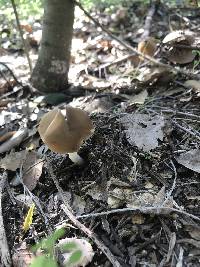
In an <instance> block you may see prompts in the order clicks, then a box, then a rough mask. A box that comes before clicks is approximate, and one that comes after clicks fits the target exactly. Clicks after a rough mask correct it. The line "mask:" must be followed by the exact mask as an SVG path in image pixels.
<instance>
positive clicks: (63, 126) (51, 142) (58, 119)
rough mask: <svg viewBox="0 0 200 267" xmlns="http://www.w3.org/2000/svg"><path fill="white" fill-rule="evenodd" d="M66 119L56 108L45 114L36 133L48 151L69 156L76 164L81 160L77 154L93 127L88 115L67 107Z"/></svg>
mask: <svg viewBox="0 0 200 267" xmlns="http://www.w3.org/2000/svg"><path fill="white" fill-rule="evenodd" d="M66 118H67V120H65V117H64V115H63V114H62V113H61V111H60V110H59V109H58V108H55V109H53V110H51V111H49V112H48V113H46V114H45V115H44V116H43V117H42V119H41V121H40V124H39V128H38V132H39V134H40V137H41V139H42V141H43V142H44V143H45V144H46V145H47V146H48V147H49V149H50V150H52V151H54V152H57V153H61V154H65V153H68V154H69V158H70V159H71V160H72V161H73V162H74V163H76V164H82V163H83V159H82V158H81V157H80V156H79V155H78V154H77V151H78V150H79V148H80V146H81V145H82V143H83V141H84V140H86V139H87V138H88V137H90V136H91V135H92V133H93V131H94V127H93V124H92V121H91V119H90V118H89V116H88V114H87V113H86V112H85V111H83V110H81V109H79V108H73V107H70V106H67V108H66Z"/></svg>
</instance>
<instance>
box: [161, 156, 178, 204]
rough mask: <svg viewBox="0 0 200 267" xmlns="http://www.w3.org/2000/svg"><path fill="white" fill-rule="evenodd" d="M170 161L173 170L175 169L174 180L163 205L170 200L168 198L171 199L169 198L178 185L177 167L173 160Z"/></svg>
mask: <svg viewBox="0 0 200 267" xmlns="http://www.w3.org/2000/svg"><path fill="white" fill-rule="evenodd" d="M170 162H171V165H172V168H173V170H174V181H173V184H172V187H171V189H170V191H169V192H168V193H167V197H166V199H165V200H164V201H163V203H162V205H161V207H165V204H166V203H167V202H168V200H169V198H170V197H171V195H172V192H173V191H174V189H175V186H176V179H177V171H176V167H175V165H174V163H173V161H172V160H170Z"/></svg>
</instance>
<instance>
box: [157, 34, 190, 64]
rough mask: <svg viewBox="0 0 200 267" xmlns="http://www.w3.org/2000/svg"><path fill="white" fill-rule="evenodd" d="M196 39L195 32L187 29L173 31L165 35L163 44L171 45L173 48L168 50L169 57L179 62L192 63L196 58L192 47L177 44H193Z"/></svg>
mask: <svg viewBox="0 0 200 267" xmlns="http://www.w3.org/2000/svg"><path fill="white" fill-rule="evenodd" d="M194 41H195V36H194V33H193V32H191V31H189V30H186V31H173V32H171V33H169V34H167V35H166V36H165V38H164V39H163V41H162V42H163V44H166V45H168V46H171V48H170V49H169V50H168V51H167V52H166V56H167V58H168V59H169V60H170V61H171V62H173V63H178V64H186V63H190V62H192V61H193V60H194V58H195V54H194V53H192V49H187V48H184V47H183V48H182V47H176V45H186V46H191V45H192V44H193V43H194Z"/></svg>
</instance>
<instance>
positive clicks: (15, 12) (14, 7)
mask: <svg viewBox="0 0 200 267" xmlns="http://www.w3.org/2000/svg"><path fill="white" fill-rule="evenodd" d="M11 3H12V7H13V10H14V14H15V18H16V22H17V27H18V29H19V33H20V37H21V39H22V43H23V46H24V51H25V54H26V57H27V60H28V65H29V68H30V73H32V70H33V68H32V63H31V59H30V57H29V53H28V47H27V43H26V41H25V39H24V36H23V32H22V29H21V26H20V21H19V16H18V13H17V8H16V5H15V1H14V0H11Z"/></svg>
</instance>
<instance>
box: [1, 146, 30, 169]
mask: <svg viewBox="0 0 200 267" xmlns="http://www.w3.org/2000/svg"><path fill="white" fill-rule="evenodd" d="M27 153H28V151H26V150H22V151H20V152H11V153H10V154H8V155H6V156H5V157H4V158H3V159H1V160H0V167H1V168H3V169H5V170H10V171H16V169H18V168H20V167H21V165H22V163H23V161H24V160H25V158H26V155H27Z"/></svg>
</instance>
